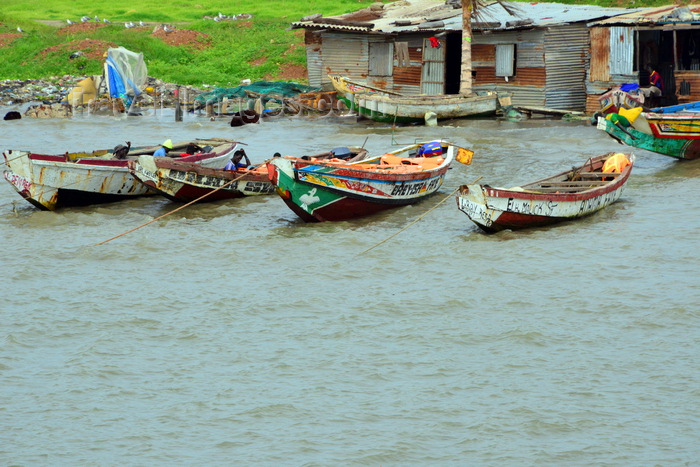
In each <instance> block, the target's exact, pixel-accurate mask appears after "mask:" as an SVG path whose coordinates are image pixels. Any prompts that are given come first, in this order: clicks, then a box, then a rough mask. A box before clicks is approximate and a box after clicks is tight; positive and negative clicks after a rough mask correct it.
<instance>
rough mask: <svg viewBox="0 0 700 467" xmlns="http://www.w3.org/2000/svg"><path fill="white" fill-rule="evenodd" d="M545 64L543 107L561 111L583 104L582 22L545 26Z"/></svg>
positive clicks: (585, 51)
mask: <svg viewBox="0 0 700 467" xmlns="http://www.w3.org/2000/svg"><path fill="white" fill-rule="evenodd" d="M544 50H545V61H546V63H547V80H546V91H545V93H546V101H545V106H546V107H548V108H552V109H561V110H584V109H585V107H586V72H587V70H588V64H589V62H590V58H589V35H588V28H587V27H586V25H585V24H573V25H569V26H560V27H556V28H555V27H552V28H549V29H547V31H546V33H545V41H544Z"/></svg>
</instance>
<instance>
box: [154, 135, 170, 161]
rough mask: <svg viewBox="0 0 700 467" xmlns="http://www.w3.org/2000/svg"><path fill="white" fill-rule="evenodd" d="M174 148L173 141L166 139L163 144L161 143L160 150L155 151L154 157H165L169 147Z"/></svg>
mask: <svg viewBox="0 0 700 467" xmlns="http://www.w3.org/2000/svg"><path fill="white" fill-rule="evenodd" d="M172 148H173V142H172V141H170V140H169V139H166V140H165V141H163V144H161V145H160V147H159V148H158V150H156V152H154V153H153V157H163V156H165V155H166V153H167V149H172Z"/></svg>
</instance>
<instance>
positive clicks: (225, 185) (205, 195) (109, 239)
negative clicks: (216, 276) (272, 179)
mask: <svg viewBox="0 0 700 467" xmlns="http://www.w3.org/2000/svg"><path fill="white" fill-rule="evenodd" d="M266 163H267V161H265V162H263V164H266ZM246 175H248V173H247V172H246V173H244V174H242V175H241V176H240V177H236V178H234V179H233V180H231V181H230V182H227V183H225V184H223V185H221V186H220V187H218V188H216V189H214V190H212V191H210V192H208V193H205V194H203V195H202V196H200V197H199V198H197V199H195V200H192V201H190V202H189V203H187V204H183V205H182V206H180V207H178V208H177V209H173V210H172V211H170V212H166V213H165V214H163V215H162V216H158V217H156V218H155V219H151V220H150V221H148V222H146V223H145V224H141V225H139V226H138V227H134V228H133V229H131V230H127V231H126V232H123V233H120V234H119V235H116V236H114V237H112V238H108V239H107V240H103V241H101V242H100V243H95V246H100V245H103V244H105V243H107V242H111V241H112V240H114V239H116V238H119V237H123V236H124V235H126V234H129V233H131V232H133V231H135V230H138V229H140V228H141V227H145V226H147V225H148V224H152V223H153V222H155V221H158V220H160V219H162V218H164V217H167V216H169V215H170V214H173V213H176V212H177V211H179V210H181V209H184V208H186V207H187V206H189V205H191V204H194V203H196V202H197V201H200V200H202V199H204V198H206V197H207V196H209V195H211V194H213V193H216V192H217V191H219V190H221V189H223V188H226V187H227V186H229V185H230V184H232V183H233V182H237V181H238V180H240V179H241V178H243V177H245V176H246Z"/></svg>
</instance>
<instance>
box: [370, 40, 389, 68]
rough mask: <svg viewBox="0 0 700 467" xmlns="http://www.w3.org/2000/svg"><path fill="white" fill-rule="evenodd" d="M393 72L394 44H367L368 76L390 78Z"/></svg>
mask: <svg viewBox="0 0 700 467" xmlns="http://www.w3.org/2000/svg"><path fill="white" fill-rule="evenodd" d="M393 71H394V44H392V43H391V42H370V43H369V75H370V76H391V75H392V73H393Z"/></svg>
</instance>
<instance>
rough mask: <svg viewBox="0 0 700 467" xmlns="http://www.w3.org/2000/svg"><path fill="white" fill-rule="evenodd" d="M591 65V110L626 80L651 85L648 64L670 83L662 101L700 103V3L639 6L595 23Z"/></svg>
mask: <svg viewBox="0 0 700 467" xmlns="http://www.w3.org/2000/svg"><path fill="white" fill-rule="evenodd" d="M590 30H591V55H592V59H591V65H590V73H589V76H588V79H587V82H586V92H587V94H588V99H587V104H586V110H587V111H588V112H594V111H596V110H598V109H599V108H600V103H599V101H598V97H600V95H601V94H603V93H605V92H606V91H607V90H609V89H611V88H614V87H617V86H618V85H619V84H621V83H638V84H639V85H641V86H646V85H647V84H648V82H649V81H648V80H649V74H648V71H647V70H646V65H647V64H652V65H655V66H656V68H657V71H658V72H659V73H660V74H661V77H662V79H663V82H664V95H663V96H662V97H661V99H658V102H655V103H654V104H658V105H673V104H676V103H681V104H682V103H686V102H695V101H700V5H689V6H684V7H679V6H676V5H668V6H663V7H656V8H645V9H639V10H636V11H635V12H632V13H628V14H625V15H621V16H616V17H614V18H608V19H605V20H602V21H596V22H594V23H591V24H590Z"/></svg>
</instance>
